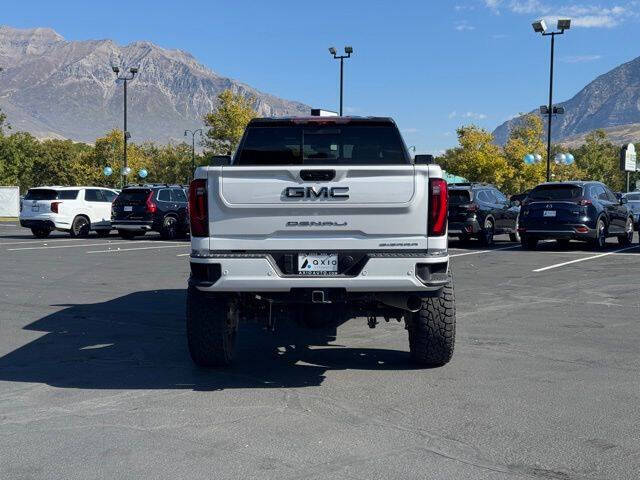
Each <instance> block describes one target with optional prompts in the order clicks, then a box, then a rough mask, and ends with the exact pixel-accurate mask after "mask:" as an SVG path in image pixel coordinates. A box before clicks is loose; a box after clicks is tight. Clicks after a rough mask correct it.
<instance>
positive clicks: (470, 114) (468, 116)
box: [449, 110, 487, 120]
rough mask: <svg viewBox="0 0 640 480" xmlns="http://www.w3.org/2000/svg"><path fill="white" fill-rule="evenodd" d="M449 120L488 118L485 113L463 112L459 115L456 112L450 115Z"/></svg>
mask: <svg viewBox="0 0 640 480" xmlns="http://www.w3.org/2000/svg"><path fill="white" fill-rule="evenodd" d="M449 118H465V119H472V120H484V119H485V118H487V116H486V115H485V114H484V113H477V112H463V113H458V112H456V111H455V110H454V111H453V112H451V113H450V114H449Z"/></svg>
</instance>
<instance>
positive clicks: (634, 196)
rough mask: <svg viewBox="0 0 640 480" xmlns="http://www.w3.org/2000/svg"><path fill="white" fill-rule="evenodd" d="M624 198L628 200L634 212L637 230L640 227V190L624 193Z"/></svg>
mask: <svg viewBox="0 0 640 480" xmlns="http://www.w3.org/2000/svg"><path fill="white" fill-rule="evenodd" d="M622 198H625V199H626V200H627V206H628V207H629V210H631V213H632V214H633V226H634V227H635V229H636V230H639V229H640V192H629V193H624V194H623V195H622Z"/></svg>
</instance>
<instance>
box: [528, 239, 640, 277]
mask: <svg viewBox="0 0 640 480" xmlns="http://www.w3.org/2000/svg"><path fill="white" fill-rule="evenodd" d="M639 246H640V245H634V246H632V247H627V248H620V249H618V250H614V251H612V252H606V253H601V254H599V255H593V256H591V257H585V258H577V259H575V260H570V261H568V262H562V263H556V264H555V265H549V266H548V267H542V268H537V269H535V270H532V271H533V272H535V273H539V272H546V271H547V270H552V269H554V268H560V267H564V266H566V265H571V264H573V263H578V262H585V261H587V260H595V259H597V258H602V257H607V256H609V255H613V254H615V253H618V252H624V251H626V250H632V249H634V248H638V247H639Z"/></svg>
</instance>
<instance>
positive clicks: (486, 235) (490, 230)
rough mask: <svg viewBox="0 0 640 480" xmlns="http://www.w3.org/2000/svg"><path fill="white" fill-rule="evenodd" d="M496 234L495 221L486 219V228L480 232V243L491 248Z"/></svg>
mask: <svg viewBox="0 0 640 480" xmlns="http://www.w3.org/2000/svg"><path fill="white" fill-rule="evenodd" d="M494 232H495V228H494V225H493V220H491V219H490V218H487V219H485V221H484V226H483V227H482V231H481V232H480V243H481V244H482V245H483V246H485V247H490V246H491V245H493V234H494Z"/></svg>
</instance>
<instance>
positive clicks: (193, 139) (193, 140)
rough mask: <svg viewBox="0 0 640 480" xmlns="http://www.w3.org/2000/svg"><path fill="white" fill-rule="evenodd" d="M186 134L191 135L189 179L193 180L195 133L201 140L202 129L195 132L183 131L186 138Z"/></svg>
mask: <svg viewBox="0 0 640 480" xmlns="http://www.w3.org/2000/svg"><path fill="white" fill-rule="evenodd" d="M187 133H190V134H191V179H193V173H194V171H195V169H196V133H199V134H200V138H202V129H201V128H198V129H197V130H185V131H184V136H185V137H186V136H187Z"/></svg>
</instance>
